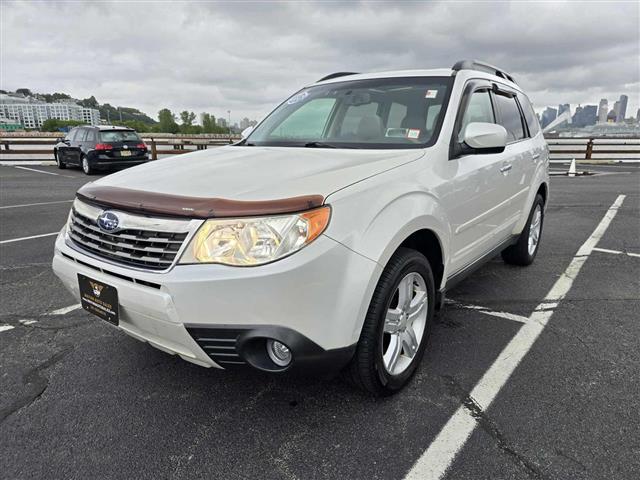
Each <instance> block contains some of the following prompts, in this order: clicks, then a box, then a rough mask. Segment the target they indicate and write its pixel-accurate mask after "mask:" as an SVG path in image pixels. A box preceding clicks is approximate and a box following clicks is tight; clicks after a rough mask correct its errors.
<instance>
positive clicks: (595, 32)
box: [0, 1, 640, 119]
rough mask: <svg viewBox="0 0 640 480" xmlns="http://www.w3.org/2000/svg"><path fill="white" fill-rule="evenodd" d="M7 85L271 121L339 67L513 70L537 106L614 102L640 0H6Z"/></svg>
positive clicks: (634, 37)
mask: <svg viewBox="0 0 640 480" xmlns="http://www.w3.org/2000/svg"><path fill="white" fill-rule="evenodd" d="M0 8H1V18H0V27H1V30H2V32H1V34H0V35H1V38H0V42H1V46H0V55H1V58H0V60H1V64H0V67H1V72H0V85H1V88H3V89H9V90H13V89H15V88H20V87H27V88H31V89H32V90H34V91H40V92H53V91H62V92H66V93H69V94H71V95H72V96H75V97H80V98H83V97H87V96H89V95H95V96H96V98H97V99H98V100H99V101H100V102H108V103H111V104H113V105H127V106H134V107H138V108H140V109H141V110H143V111H145V112H146V113H148V114H150V115H152V116H155V115H156V113H157V111H158V110H159V109H160V108H163V107H168V108H170V109H172V110H175V111H177V110H184V109H188V110H193V111H195V112H202V111H208V112H212V113H214V114H216V115H225V116H226V113H225V112H226V111H227V110H228V109H231V110H232V111H233V117H234V118H236V119H237V118H241V117H243V116H249V117H260V116H262V115H263V114H265V113H267V112H268V111H269V110H270V109H271V107H272V106H274V105H275V104H276V103H278V102H279V101H281V100H282V99H283V98H285V97H286V96H288V95H289V94H290V93H292V92H293V91H295V90H297V89H298V88H300V87H301V86H303V85H305V84H308V83H312V82H313V81H315V80H317V79H318V78H320V77H321V76H323V75H325V74H327V73H330V72H333V71H343V70H348V71H381V70H390V69H399V68H421V67H424V68H433V67H448V66H451V65H452V64H453V63H454V62H455V61H456V60H459V59H461V58H480V59H484V60H486V61H489V62H491V63H495V64H497V65H501V66H503V68H505V69H507V70H509V71H511V73H513V75H514V76H516V78H517V80H519V82H520V83H521V84H522V85H523V87H524V88H525V90H527V91H528V92H529V93H530V96H531V97H532V100H533V101H534V103H535V104H536V105H537V106H544V105H557V104H558V103H561V102H562V103H565V102H569V103H591V104H596V103H597V102H598V101H599V100H600V98H603V97H604V98H608V99H609V101H610V103H612V102H613V101H614V100H615V99H617V98H618V96H619V95H620V94H621V93H626V94H628V95H629V97H630V101H629V108H628V115H630V114H634V113H635V109H636V108H638V104H639V103H640V102H639V98H638V97H639V91H640V78H639V77H640V64H639V62H640V46H639V45H640V28H639V20H638V19H639V14H640V12H639V8H640V7H639V6H638V3H634V2H630V3H628V2H619V3H616V2H601V3H596V2H593V3H587V4H585V3H574V2H555V3H550V2H537V3H534V2H513V3H506V2H494V3H490V2H482V3H479V2H455V3H454V2H429V3H416V2H406V3H403V2H393V3H352V2H349V3H347V2H342V3H339V2H325V3H303V2H290V3H282V2H281V3H266V2H243V3H203V2H194V3H189V2H156V3H154V2H126V3H125V2H117V3H110V2H104V1H100V2H86V3H80V2H63V3H54V2H10V1H9V2H8V1H3V2H2V4H1V7H0Z"/></svg>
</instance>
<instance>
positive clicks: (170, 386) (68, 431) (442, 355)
mask: <svg viewBox="0 0 640 480" xmlns="http://www.w3.org/2000/svg"><path fill="white" fill-rule="evenodd" d="M589 168H590V169H591V170H593V171H596V172H598V174H597V175H593V176H588V177H575V178H569V177H553V178H552V183H551V196H550V203H549V207H548V209H547V214H546V219H545V226H544V232H543V238H542V244H541V249H540V251H539V254H538V257H537V259H536V261H535V263H534V264H533V265H532V266H530V267H527V268H518V267H513V266H508V265H505V264H504V263H503V262H502V261H501V260H500V258H496V259H495V260H494V261H492V262H490V263H489V264H487V265H486V266H484V267H483V268H481V269H480V270H478V271H477V272H476V273H475V274H474V275H473V276H471V277H470V278H469V279H467V280H465V281H464V282H463V283H461V284H460V285H459V286H458V287H457V288H456V289H455V290H453V291H451V292H449V298H450V300H451V301H452V303H450V304H448V306H447V308H446V309H445V311H444V312H443V314H442V315H440V316H439V317H438V319H437V321H436V325H435V327H434V329H433V334H432V336H431V338H430V339H429V343H428V346H427V351H426V354H425V357H424V360H423V362H422V365H421V367H420V369H419V371H418V373H417V374H416V376H415V377H414V379H413V381H412V382H411V383H410V385H409V386H408V387H407V388H406V389H405V390H404V391H402V392H401V393H399V394H397V395H395V396H393V397H391V398H385V399H372V398H369V397H367V396H366V395H365V394H362V393H360V392H358V391H356V390H354V389H353V388H352V387H351V386H349V385H348V384H346V383H344V382H343V381H342V380H341V379H340V378H332V379H318V378H305V377H289V376H270V375H266V374H262V373H259V372H252V371H246V372H237V371H233V372H227V371H223V370H217V369H205V368H201V367H198V366H195V365H192V364H189V363H187V362H184V361H182V360H181V359H179V358H177V357H173V356H170V355H168V354H165V353H163V352H161V351H158V350H155V349H154V348H152V347H150V346H148V345H147V344H144V343H141V342H139V341H137V340H135V339H133V338H131V337H129V336H127V335H125V334H123V333H122V332H120V331H118V330H117V329H116V328H113V327H111V326H110V325H108V324H106V322H103V321H100V320H98V319H97V318H94V317H91V316H90V315H89V314H87V313H85V312H84V311H83V310H81V309H77V308H72V307H73V306H74V305H75V304H76V303H77V302H76V301H75V299H74V298H73V297H72V296H71V295H70V294H69V293H67V292H66V291H65V290H64V289H63V287H62V285H61V284H60V282H59V281H58V280H57V279H56V277H55V276H54V275H53V273H52V271H51V258H52V252H53V243H54V239H55V235H53V233H55V232H56V231H58V230H59V229H60V227H61V226H62V224H63V223H64V222H65V220H66V216H67V213H68V210H69V207H70V200H72V198H73V195H74V192H75V191H76V190H77V189H78V188H79V187H80V186H81V185H82V184H84V183H85V182H87V181H88V180H90V179H91V178H88V177H86V176H85V175H83V174H82V173H81V172H80V171H78V170H71V169H68V170H58V169H56V168H55V167H50V166H41V165H38V166H27V169H25V168H17V167H15V166H2V167H0V272H1V273H0V478H2V479H11V480H14V479H41V478H48V479H58V478H65V479H75V478H78V479H87V478H109V479H131V478H136V479H147V478H149V479H151V478H153V479H156V478H167V479H200V478H203V479H204V478H206V479H212V478H225V479H271V478H274V479H279V478H282V479H305V480H306V479H328V478H331V479H332V478H349V479H403V478H405V477H406V476H407V474H408V473H409V472H413V473H412V474H413V475H418V476H419V478H429V475H434V473H433V472H435V471H436V469H435V467H434V466H433V465H435V463H437V460H438V459H435V460H434V459H433V458H430V457H429V454H428V453H425V452H428V451H429V448H430V447H432V446H433V445H436V444H437V445H444V446H445V447H447V448H449V447H450V448H451V449H453V450H455V451H456V452H457V454H456V455H453V456H452V458H451V461H450V462H447V463H446V465H445V466H446V467H447V468H446V473H445V475H444V478H447V479H451V480H454V479H455V480H458V479H474V480H477V479H517V480H520V479H528V478H533V479H562V480H566V479H616V480H617V479H636V478H638V475H639V473H638V472H640V415H639V414H638V412H639V411H640V387H639V386H638V385H640V348H639V347H640V168H638V166H637V165H611V166H604V165H599V166H597V167H591V166H590V167H589ZM621 195H624V196H625V197H624V198H623V201H622V203H621V205H620V207H619V208H614V209H613V210H612V205H613V204H614V202H616V201H620V200H619V198H620V196H621ZM611 211H615V217H613V218H612V219H611V221H610V223H609V224H608V225H607V228H606V229H605V230H604V232H602V236H601V238H600V237H599V236H598V238H595V237H593V235H594V231H595V230H597V228H596V227H598V226H599V224H600V223H601V222H602V221H603V218H605V217H606V216H607V215H610V212H611ZM40 235H45V236H40ZM30 237H34V238H30ZM592 238H594V242H595V243H594V245H592V246H593V247H595V249H590V250H589V252H588V254H587V255H582V254H580V255H577V256H576V254H577V252H578V250H579V249H580V248H581V246H583V245H584V244H585V241H587V239H592ZM576 258H577V260H576ZM576 261H577V262H579V263H580V265H581V269H580V270H579V273H577V274H576V275H571V274H570V273H571V270H568V267H570V266H571V265H572V264H573V262H576ZM567 272H569V275H565V277H571V278H570V279H569V281H570V283H569V285H570V288H569V289H568V293H567V294H566V296H564V297H563V298H561V299H559V300H558V301H557V302H555V304H554V305H553V307H549V308H552V315H551V313H549V315H547V317H549V319H548V323H546V324H545V325H544V328H543V329H542V330H541V333H540V334H539V336H538V337H537V338H536V339H535V341H534V342H532V344H531V345H529V346H528V347H527V350H526V351H523V352H521V353H522V355H523V357H522V361H521V362H519V363H518V364H517V365H516V366H515V370H514V371H513V373H512V374H511V375H510V376H508V378H507V379H506V380H505V382H504V384H501V385H499V386H497V387H496V386H494V389H493V396H492V397H491V398H492V402H491V403H490V405H489V406H488V407H486V405H482V404H481V402H478V401H476V399H474V398H473V395H471V393H472V392H474V391H475V390H474V388H475V387H476V386H477V385H478V384H479V382H480V384H481V383H482V382H486V381H487V377H486V376H485V375H489V374H487V372H488V371H490V368H491V367H492V365H494V362H496V359H499V358H501V354H502V352H504V351H505V350H506V349H507V348H508V347H509V346H510V345H512V343H513V342H512V341H513V339H514V338H517V336H518V335H520V334H521V333H522V331H523V330H522V329H524V328H526V327H527V322H528V321H531V319H532V318H534V317H535V316H534V312H535V311H537V309H538V310H539V309H540V305H541V302H543V301H544V300H545V298H548V295H549V292H550V291H552V290H553V288H555V287H554V285H555V284H556V283H557V282H558V281H559V279H562V278H563V273H565V274H566V273H567ZM560 281H562V280H560ZM543 304H544V302H543V303H542V305H543ZM68 307H69V308H68ZM550 312H551V310H550ZM460 413H462V415H464V414H465V413H468V415H470V416H471V417H472V421H473V422H474V423H473V425H472V427H473V428H472V429H471V431H470V435H469V436H468V437H464V438H462V439H461V440H460V439H459V440H455V438H453V437H448V438H444V439H443V435H441V434H440V432H441V431H442V430H443V429H445V430H446V429H447V428H449V427H450V426H451V424H452V419H454V418H457V417H456V416H455V415H459V414H460ZM443 442H444V443H443ZM420 459H422V460H423V462H424V463H422V464H420V462H419V461H420ZM425 459H426V460H425ZM440 460H442V459H440ZM416 462H418V463H419V464H420V465H423V466H426V467H425V468H426V470H425V469H422V470H420V469H418V467H416V466H415V465H417V464H416ZM434 462H435V463H434ZM412 468H413V470H412Z"/></svg>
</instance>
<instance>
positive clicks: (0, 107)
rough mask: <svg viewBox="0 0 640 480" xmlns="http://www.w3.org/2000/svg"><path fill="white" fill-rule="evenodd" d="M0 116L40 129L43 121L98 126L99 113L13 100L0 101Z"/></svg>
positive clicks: (77, 106)
mask: <svg viewBox="0 0 640 480" xmlns="http://www.w3.org/2000/svg"><path fill="white" fill-rule="evenodd" d="M0 116H4V117H6V118H8V119H10V120H13V121H15V122H16V123H20V124H22V126H23V127H24V128H40V127H41V126H42V124H43V123H44V122H45V120H48V119H50V118H55V119H58V120H77V121H79V122H85V123H87V124H89V125H99V124H100V112H99V111H98V110H96V109H93V108H85V107H81V106H80V105H76V104H74V103H40V102H30V103H25V102H14V101H13V99H9V98H6V97H5V96H3V98H1V99H0Z"/></svg>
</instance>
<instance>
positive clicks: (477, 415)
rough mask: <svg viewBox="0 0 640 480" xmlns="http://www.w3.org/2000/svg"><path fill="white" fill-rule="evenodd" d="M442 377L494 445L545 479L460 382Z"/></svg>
mask: <svg viewBox="0 0 640 480" xmlns="http://www.w3.org/2000/svg"><path fill="white" fill-rule="evenodd" d="M441 377H442V379H443V380H444V381H445V384H446V386H447V389H448V390H449V393H450V395H452V396H453V397H455V398H456V399H458V400H459V401H460V403H461V404H462V406H463V407H464V408H465V409H466V410H467V411H468V412H469V414H470V415H471V416H472V417H473V418H474V419H475V421H476V422H477V424H478V426H479V427H480V428H481V429H482V430H483V431H484V432H485V433H487V434H488V435H489V436H490V437H491V438H493V439H494V440H495V443H496V446H497V447H498V448H499V449H500V450H502V451H503V452H504V453H506V454H507V455H508V456H509V457H510V458H512V459H513V460H514V461H515V462H516V463H517V464H519V465H520V466H521V467H523V468H524V469H525V470H526V472H527V473H528V474H529V476H531V477H533V478H537V479H546V478H547V477H546V476H545V475H544V474H543V473H542V471H541V470H540V467H539V466H538V465H536V464H535V463H534V462H533V461H531V460H529V459H528V458H527V457H525V456H524V455H523V454H521V453H519V452H518V451H517V450H516V449H515V447H513V446H512V445H510V444H509V441H508V440H507V438H506V436H505V435H504V433H502V432H501V431H500V429H499V428H498V426H497V425H496V423H495V422H494V421H493V420H491V419H490V418H489V416H488V415H487V414H486V412H485V411H484V410H483V409H482V407H481V406H480V405H479V404H478V402H476V401H475V399H474V398H473V397H472V396H471V395H469V393H467V391H466V390H464V389H463V388H462V386H460V384H459V383H458V382H457V381H456V380H455V379H454V378H453V377H451V376H449V375H442V376H441Z"/></svg>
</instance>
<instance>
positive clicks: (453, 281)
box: [436, 235, 519, 310]
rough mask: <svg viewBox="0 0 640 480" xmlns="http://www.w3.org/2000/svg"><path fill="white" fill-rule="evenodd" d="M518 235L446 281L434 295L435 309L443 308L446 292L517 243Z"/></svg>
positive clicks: (511, 237)
mask: <svg viewBox="0 0 640 480" xmlns="http://www.w3.org/2000/svg"><path fill="white" fill-rule="evenodd" d="M518 238H519V235H513V236H510V237H509V238H507V239H506V240H505V241H504V242H502V243H500V244H499V245H498V246H497V247H495V248H493V249H492V250H489V251H488V252H487V253H485V254H483V255H482V256H481V257H480V258H478V259H477V260H474V261H473V262H472V263H470V264H469V265H467V266H466V267H464V268H463V269H462V270H458V271H457V272H456V273H454V274H453V275H452V276H451V277H449V278H448V279H447V283H446V284H445V286H444V288H442V289H441V290H440V291H438V292H437V293H436V307H437V308H438V310H440V309H441V308H442V307H443V306H444V301H445V297H446V292H447V291H449V290H451V289H452V288H453V287H455V286H456V285H458V284H459V283H460V282H462V281H463V280H464V279H465V278H467V277H468V276H469V275H471V274H472V273H473V272H475V271H476V270H478V269H479V268H480V267H482V266H483V265H484V264H486V263H487V262H489V261H490V260H492V259H493V258H495V257H496V255H498V254H499V253H500V252H502V251H503V250H504V249H505V248H507V247H510V246H511V245H515V244H516V243H518Z"/></svg>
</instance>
